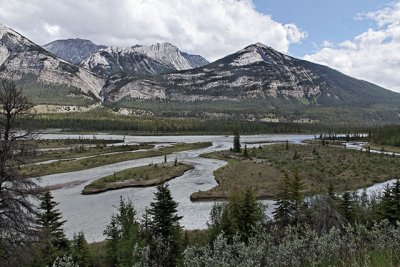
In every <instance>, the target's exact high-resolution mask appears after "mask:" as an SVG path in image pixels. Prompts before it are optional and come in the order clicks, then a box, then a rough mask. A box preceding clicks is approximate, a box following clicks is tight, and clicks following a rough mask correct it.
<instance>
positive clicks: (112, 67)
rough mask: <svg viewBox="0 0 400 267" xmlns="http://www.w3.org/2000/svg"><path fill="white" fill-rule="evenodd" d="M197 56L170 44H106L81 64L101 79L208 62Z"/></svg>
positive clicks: (182, 67)
mask: <svg viewBox="0 0 400 267" xmlns="http://www.w3.org/2000/svg"><path fill="white" fill-rule="evenodd" d="M207 63H208V61H207V60H205V59H204V58H203V57H201V56H198V55H189V54H187V53H183V52H181V51H180V50H179V49H178V48H177V47H175V46H173V45H171V44H169V43H163V44H155V45H151V46H140V45H137V46H132V47H109V48H106V49H102V50H99V51H98V52H96V53H93V54H92V55H91V56H90V57H88V58H87V59H86V60H84V61H83V62H82V64H81V66H82V67H84V68H86V69H88V70H91V71H92V72H94V73H97V74H99V75H101V76H102V77H104V78H107V77H110V76H112V75H114V74H117V73H119V74H121V73H125V74H136V75H139V76H143V75H153V76H154V75H158V74H163V73H168V72H173V71H177V70H186V69H192V68H196V67H199V66H203V65H205V64H207Z"/></svg>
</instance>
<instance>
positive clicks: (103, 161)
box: [22, 142, 212, 176]
mask: <svg viewBox="0 0 400 267" xmlns="http://www.w3.org/2000/svg"><path fill="white" fill-rule="evenodd" d="M211 145H212V143H210V142H202V143H177V144H175V145H172V146H168V147H163V148H160V149H158V150H148V151H138V152H134V151H133V152H123V153H117V154H108V155H99V156H95V157H90V158H84V159H78V160H66V161H58V162H52V163H48V164H40V165H30V166H27V167H24V168H23V169H22V171H23V172H26V173H29V174H31V175H32V176H44V175H49V174H55V173H63V172H73V171H80V170H85V169H90V168H95V167H99V166H103V165H107V164H114V163H117V162H122V161H128V160H133V159H140V158H149V157H157V156H163V155H165V154H170V153H174V152H180V151H186V150H194V149H200V148H205V147H209V146H211Z"/></svg>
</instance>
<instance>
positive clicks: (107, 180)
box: [82, 162, 194, 195]
mask: <svg viewBox="0 0 400 267" xmlns="http://www.w3.org/2000/svg"><path fill="white" fill-rule="evenodd" d="M193 168H194V167H193V166H192V165H190V164H186V163H176V164H175V163H174V162H167V163H161V164H151V165H148V166H140V167H135V168H130V169H126V170H123V171H120V172H115V173H114V174H113V175H109V176H105V177H102V178H100V179H97V180H95V181H93V182H91V183H90V184H89V185H87V186H85V188H84V189H83V191H82V194H84V195H87V194H97V193H102V192H106V191H109V190H117V189H122V188H128V187H147V186H155V185H159V184H162V183H165V182H166V181H169V180H171V179H173V178H175V177H179V176H182V175H183V174H184V173H185V172H186V171H188V170H191V169H193Z"/></svg>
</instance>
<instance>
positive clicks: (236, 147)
mask: <svg viewBox="0 0 400 267" xmlns="http://www.w3.org/2000/svg"><path fill="white" fill-rule="evenodd" d="M240 151H241V145H240V135H239V132H235V133H234V135H233V152H235V153H240Z"/></svg>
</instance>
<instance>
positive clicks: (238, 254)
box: [184, 221, 400, 267]
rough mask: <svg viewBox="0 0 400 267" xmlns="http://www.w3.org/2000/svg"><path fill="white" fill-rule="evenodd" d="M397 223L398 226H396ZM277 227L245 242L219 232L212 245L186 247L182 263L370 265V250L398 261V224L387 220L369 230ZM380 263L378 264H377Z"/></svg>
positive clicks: (359, 227)
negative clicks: (322, 232) (319, 230)
mask: <svg viewBox="0 0 400 267" xmlns="http://www.w3.org/2000/svg"><path fill="white" fill-rule="evenodd" d="M398 226H399V225H398ZM279 235H280V232H279V231H277V229H272V231H269V232H265V231H260V233H259V234H257V235H255V236H254V237H252V238H250V239H249V241H248V243H247V244H246V243H244V242H241V241H240V239H239V238H234V239H233V241H232V242H228V240H227V239H226V238H224V237H223V235H219V236H218V237H217V239H216V240H215V241H214V242H213V244H212V245H207V246H203V247H188V248H187V249H186V251H185V253H184V264H185V266H191V267H196V266H199V267H200V266H201V267H203V266H243V267H247V266H249V267H250V266H327V265H330V266H348V265H351V266H370V265H371V262H370V260H371V259H370V254H371V253H375V254H376V253H378V254H379V253H383V254H384V257H382V258H383V259H385V258H386V259H385V260H386V262H385V264H382V265H380V266H384V265H388V266H396V265H398V264H399V263H400V227H395V226H393V225H391V224H389V223H388V222H387V221H384V222H381V223H378V224H375V225H374V226H373V227H372V228H371V229H367V228H366V227H365V226H363V225H356V226H350V225H349V226H346V227H344V229H343V230H342V231H339V230H337V229H335V228H334V229H332V230H331V231H329V232H328V233H327V234H325V235H322V236H318V235H317V233H316V232H315V231H314V230H311V229H310V228H309V227H305V226H302V225H299V226H296V227H292V226H289V227H287V228H286V229H285V233H284V236H283V237H279ZM378 264H379V263H378Z"/></svg>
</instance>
